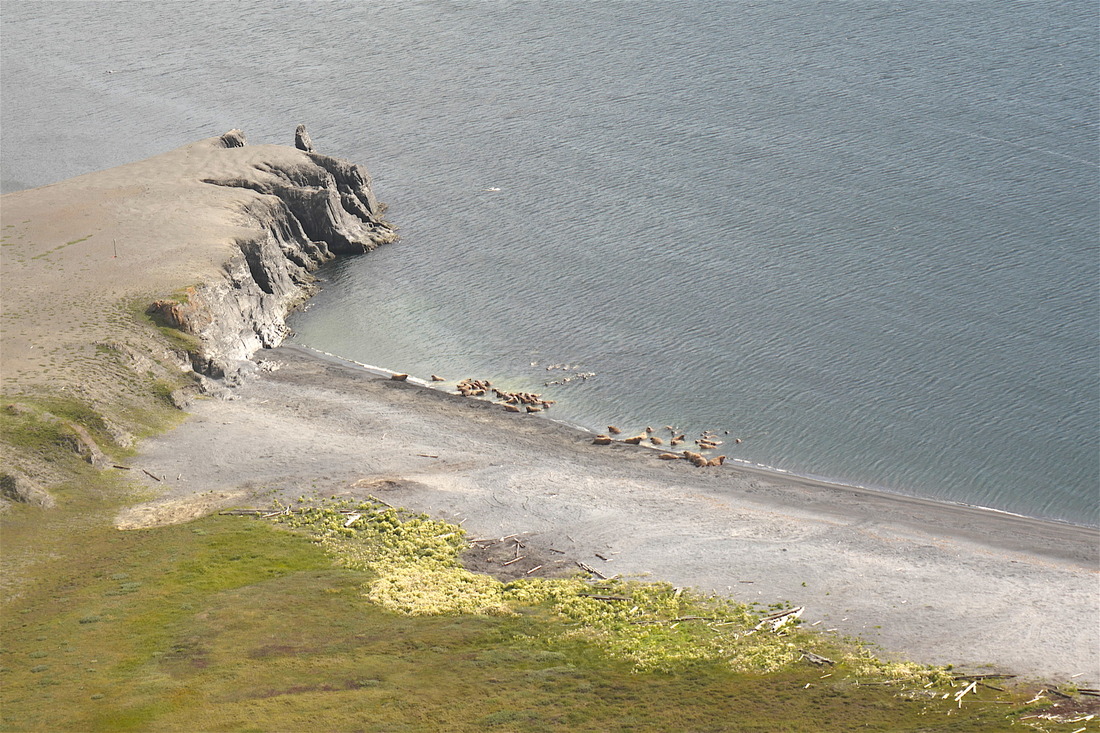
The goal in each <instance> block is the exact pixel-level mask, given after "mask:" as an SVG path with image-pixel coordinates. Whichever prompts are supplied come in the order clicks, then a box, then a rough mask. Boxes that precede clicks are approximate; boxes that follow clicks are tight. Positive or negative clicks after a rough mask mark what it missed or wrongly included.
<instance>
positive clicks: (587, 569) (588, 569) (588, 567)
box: [577, 560, 607, 580]
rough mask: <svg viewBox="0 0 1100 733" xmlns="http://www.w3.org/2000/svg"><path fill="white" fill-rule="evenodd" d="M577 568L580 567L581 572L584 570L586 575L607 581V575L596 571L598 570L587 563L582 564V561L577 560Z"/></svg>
mask: <svg viewBox="0 0 1100 733" xmlns="http://www.w3.org/2000/svg"><path fill="white" fill-rule="evenodd" d="M577 567H579V568H580V569H581V570H583V571H584V572H586V573H591V574H592V575H595V576H596V577H597V578H601V579H603V580H607V576H606V575H604V574H603V573H601V572H600V571H599V570H596V568H594V567H592V566H591V565H588V564H586V563H583V562H581V561H580V560H577Z"/></svg>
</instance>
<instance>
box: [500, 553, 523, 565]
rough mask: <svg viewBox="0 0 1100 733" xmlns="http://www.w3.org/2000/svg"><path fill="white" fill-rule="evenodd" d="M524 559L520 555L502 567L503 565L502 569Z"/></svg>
mask: <svg viewBox="0 0 1100 733" xmlns="http://www.w3.org/2000/svg"><path fill="white" fill-rule="evenodd" d="M524 557H526V555H520V556H519V557H517V558H516V559H514V560H509V561H508V562H506V563H504V564H503V565H504V567H507V566H509V565H511V564H512V563H514V562H519V561H520V560H522V559H524Z"/></svg>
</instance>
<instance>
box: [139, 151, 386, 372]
mask: <svg viewBox="0 0 1100 733" xmlns="http://www.w3.org/2000/svg"><path fill="white" fill-rule="evenodd" d="M241 139H243V136H241ZM234 147H238V146H234ZM295 153H296V154H295V155H292V156H286V155H282V156H278V157H277V159H276V160H263V161H261V162H257V163H255V164H252V165H250V166H249V167H248V170H247V171H245V174H244V175H239V172H238V175H231V176H216V177H215V176H210V177H205V178H203V179H202V180H203V182H204V183H206V184H208V185H212V186H225V187H231V188H237V189H242V190H244V191H248V192H250V194H249V195H246V196H245V197H244V198H243V200H242V202H241V204H240V205H239V214H240V220H241V221H240V223H241V225H242V227H243V229H244V230H245V231H247V232H250V233H249V234H248V235H246V236H242V237H239V238H237V239H236V246H237V248H238V249H239V252H237V253H234V254H233V255H232V256H231V258H230V259H229V261H227V262H225V263H224V265H223V267H222V273H221V275H222V277H220V278H215V279H214V280H213V281H210V282H203V283H200V284H198V285H195V286H193V287H189V288H187V289H186V291H185V292H184V294H183V297H181V298H178V299H171V300H158V301H156V302H155V303H153V304H152V305H151V306H150V312H151V313H152V314H154V315H155V316H156V317H158V318H159V319H160V320H161V321H162V322H163V323H164V324H165V325H169V326H172V327H174V328H178V329H179V330H181V331H183V332H185V333H188V334H191V335H193V336H194V337H196V339H197V340H198V344H199V347H198V348H197V349H195V350H193V351H192V352H191V355H190V356H191V363H192V366H193V367H194V369H195V370H196V371H197V372H199V373H201V374H204V375H206V376H209V377H214V378H218V379H228V380H230V381H233V380H234V379H236V377H237V375H238V374H239V373H240V371H241V369H242V368H243V366H244V365H245V364H246V363H247V360H248V359H249V357H251V356H252V354H253V353H255V352H256V351H257V350H259V349H261V348H270V347H273V346H277V345H278V344H279V343H281V342H282V341H283V339H284V338H286V336H287V335H288V329H287V326H286V322H285V319H286V316H287V314H288V313H290V311H291V310H293V309H294V308H295V307H297V306H298V305H300V304H301V303H302V301H304V300H305V299H307V298H308V297H309V296H310V295H311V294H312V293H313V292H314V288H315V285H314V277H313V275H312V272H313V271H314V270H316V269H317V268H318V267H320V266H321V265H322V264H324V263H325V262H328V261H329V260H331V259H333V258H334V257H336V256H337V255H345V254H362V253H365V252H369V251H371V250H373V249H375V248H376V247H378V246H379V245H381V244H385V243H388V242H392V241H394V240H395V239H396V238H397V235H396V233H395V232H394V231H393V229H392V228H391V227H390V226H389V225H388V224H386V222H385V221H384V220H383V219H382V217H381V214H382V210H383V206H382V205H381V204H379V202H378V200H377V198H376V197H375V194H374V191H373V189H372V185H371V179H370V176H369V175H368V174H367V172H366V170H365V169H364V168H363V167H361V166H359V165H356V164H354V163H349V162H347V161H343V160H338V159H336V158H332V157H329V156H326V155H320V154H318V153H313V152H299V151H295Z"/></svg>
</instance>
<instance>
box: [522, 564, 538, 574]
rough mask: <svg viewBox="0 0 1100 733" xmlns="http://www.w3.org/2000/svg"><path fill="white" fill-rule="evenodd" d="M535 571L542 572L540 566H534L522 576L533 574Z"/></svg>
mask: <svg viewBox="0 0 1100 733" xmlns="http://www.w3.org/2000/svg"><path fill="white" fill-rule="evenodd" d="M536 570H542V566H541V565H536V566H535V567H533V568H531V569H530V570H528V571H527V572H526V573H524V575H530V574H531V573H533V572H535V571H536Z"/></svg>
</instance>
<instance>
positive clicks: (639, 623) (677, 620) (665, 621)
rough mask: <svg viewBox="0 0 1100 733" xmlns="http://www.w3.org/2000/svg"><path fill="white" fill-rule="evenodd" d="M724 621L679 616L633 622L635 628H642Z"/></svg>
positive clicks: (712, 618)
mask: <svg viewBox="0 0 1100 733" xmlns="http://www.w3.org/2000/svg"><path fill="white" fill-rule="evenodd" d="M724 620H725V619H720V618H714V617H712V616H680V617H679V618H664V619H650V620H645V621H635V622H634V625H635V626H644V625H646V624H651V625H656V624H678V623H681V622H683V621H724Z"/></svg>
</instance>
